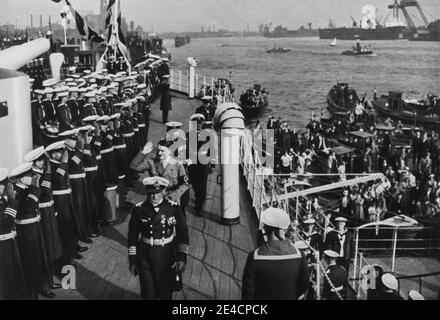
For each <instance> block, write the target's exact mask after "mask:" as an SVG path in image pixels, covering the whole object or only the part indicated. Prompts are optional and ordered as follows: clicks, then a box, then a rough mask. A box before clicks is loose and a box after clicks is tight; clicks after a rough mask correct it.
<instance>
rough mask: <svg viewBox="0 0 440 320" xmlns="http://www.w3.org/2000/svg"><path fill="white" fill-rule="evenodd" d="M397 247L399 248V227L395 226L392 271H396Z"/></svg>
mask: <svg viewBox="0 0 440 320" xmlns="http://www.w3.org/2000/svg"><path fill="white" fill-rule="evenodd" d="M396 249H397V228H394V233H393V260H392V263H391V271H392V272H394V268H395V267H396Z"/></svg>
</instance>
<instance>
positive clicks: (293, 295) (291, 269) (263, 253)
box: [242, 208, 309, 300]
mask: <svg viewBox="0 0 440 320" xmlns="http://www.w3.org/2000/svg"><path fill="white" fill-rule="evenodd" d="M261 222H262V224H263V231H264V235H265V237H266V240H265V242H264V244H263V245H262V246H261V247H259V248H257V249H256V250H254V251H253V252H251V253H250V254H249V256H248V258H247V261H246V265H245V268H244V272H243V287H242V298H243V300H297V299H298V297H299V296H301V295H302V294H304V292H305V291H306V289H307V287H308V284H309V283H308V282H309V274H308V266H307V261H306V258H305V257H304V254H303V253H301V251H300V250H299V249H297V248H296V247H295V246H294V245H293V244H292V243H291V242H290V241H289V240H287V239H286V237H285V231H286V230H287V228H288V227H289V226H290V218H289V215H288V214H287V213H286V212H285V211H283V210H281V209H278V208H268V209H266V210H264V211H263V213H262V214H261Z"/></svg>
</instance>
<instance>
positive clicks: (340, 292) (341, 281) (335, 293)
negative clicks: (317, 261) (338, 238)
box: [322, 250, 348, 300]
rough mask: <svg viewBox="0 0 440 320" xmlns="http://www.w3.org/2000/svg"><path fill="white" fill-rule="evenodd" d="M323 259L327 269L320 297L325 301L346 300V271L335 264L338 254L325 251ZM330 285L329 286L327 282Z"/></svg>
mask: <svg viewBox="0 0 440 320" xmlns="http://www.w3.org/2000/svg"><path fill="white" fill-rule="evenodd" d="M324 258H325V260H326V262H327V265H328V268H327V270H326V271H325V273H326V275H327V277H328V278H327V277H324V279H325V280H324V289H323V293H322V297H323V298H324V299H325V300H343V299H345V298H346V291H347V287H348V274H347V270H346V269H345V268H344V267H342V266H340V265H338V264H336V260H337V259H338V258H339V254H338V253H337V252H335V251H333V250H325V251H324ZM328 279H330V281H331V283H332V284H330V282H329V280H328Z"/></svg>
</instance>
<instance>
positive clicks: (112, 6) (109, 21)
mask: <svg viewBox="0 0 440 320" xmlns="http://www.w3.org/2000/svg"><path fill="white" fill-rule="evenodd" d="M115 3H116V0H110V1H109V3H108V6H107V11H106V13H105V26H104V27H105V29H107V28H108V27H110V25H111V24H112V18H113V11H114V10H115Z"/></svg>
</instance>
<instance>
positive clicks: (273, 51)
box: [266, 47, 290, 53]
mask: <svg viewBox="0 0 440 320" xmlns="http://www.w3.org/2000/svg"><path fill="white" fill-rule="evenodd" d="M266 52H267V53H285V52H290V49H289V48H283V47H278V48H272V49H268V50H266Z"/></svg>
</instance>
